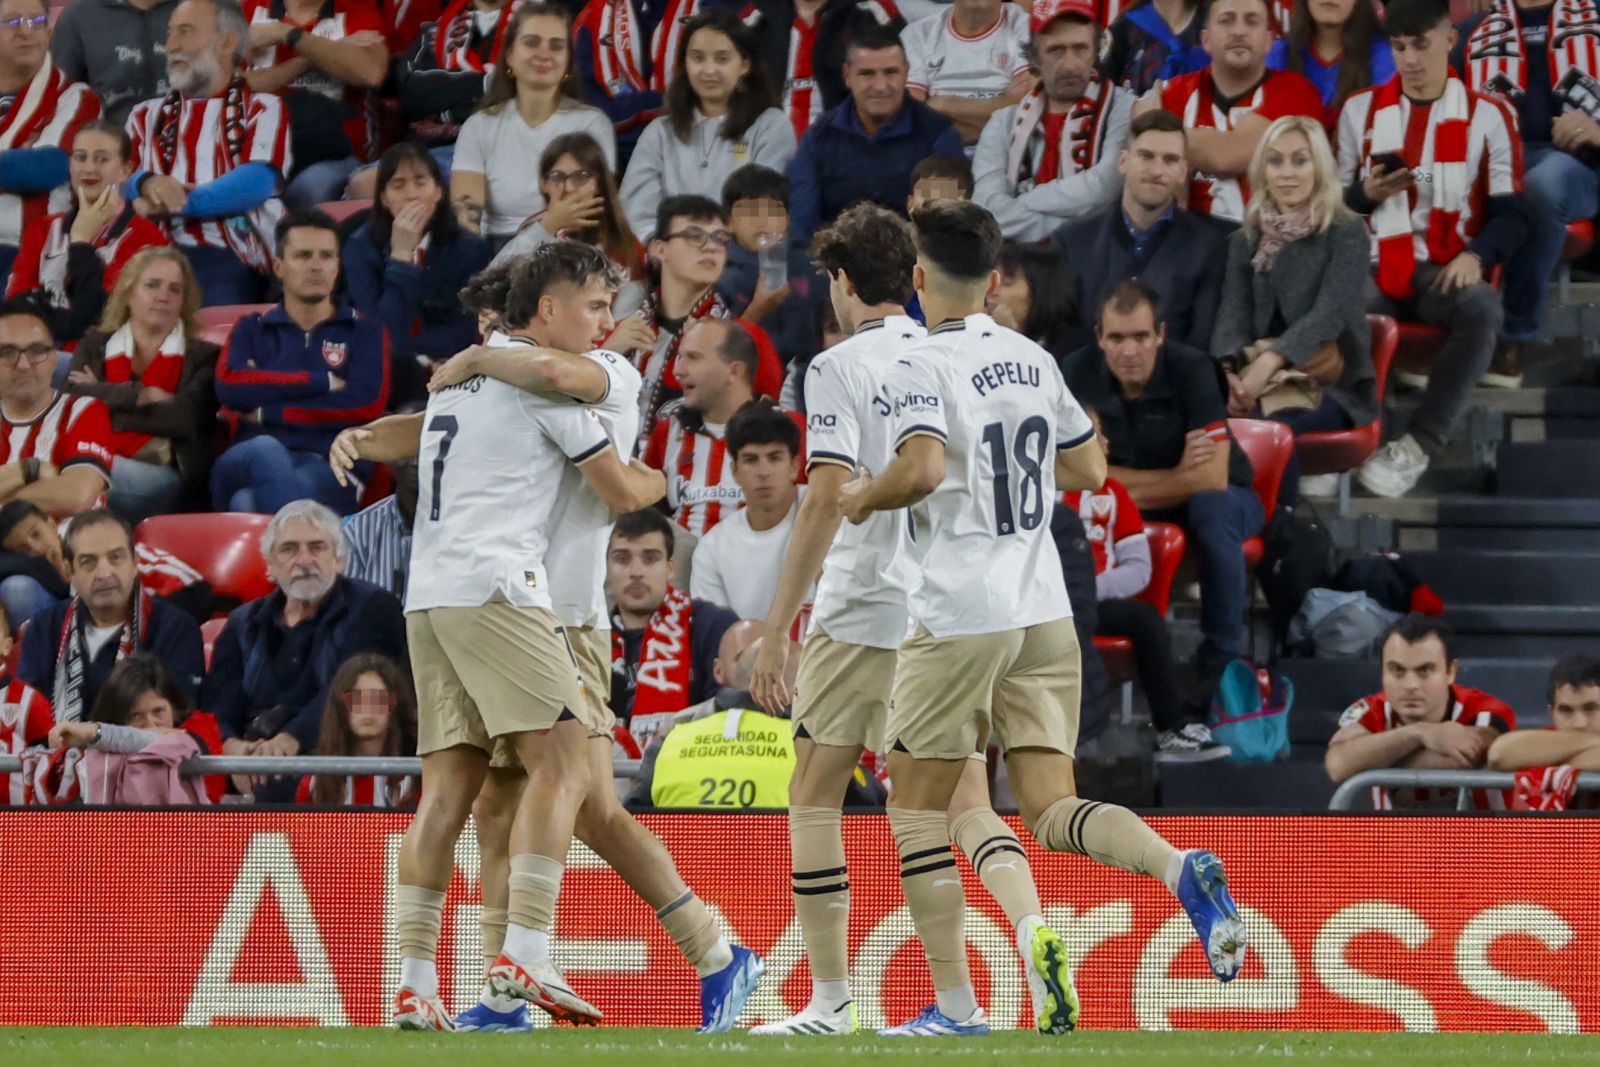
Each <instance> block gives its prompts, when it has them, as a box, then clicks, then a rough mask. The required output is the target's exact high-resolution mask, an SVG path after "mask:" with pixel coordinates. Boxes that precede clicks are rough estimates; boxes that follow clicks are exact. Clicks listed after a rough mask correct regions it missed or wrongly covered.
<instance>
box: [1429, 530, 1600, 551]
mask: <svg viewBox="0 0 1600 1067" xmlns="http://www.w3.org/2000/svg"><path fill="white" fill-rule="evenodd" d="M1597 546H1600V529H1596V528H1594V527H1555V528H1547V527H1542V526H1531V527H1518V526H1438V527H1432V526H1415V527H1408V528H1404V529H1402V530H1401V531H1400V551H1401V552H1431V551H1435V550H1437V549H1473V548H1476V549H1505V550H1507V551H1516V552H1583V551H1593V550H1594V549H1595V548H1596V547H1597Z"/></svg>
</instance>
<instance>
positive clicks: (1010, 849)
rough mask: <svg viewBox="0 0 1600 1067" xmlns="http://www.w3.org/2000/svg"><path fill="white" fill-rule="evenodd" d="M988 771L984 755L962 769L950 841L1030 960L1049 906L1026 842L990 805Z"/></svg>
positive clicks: (953, 804) (952, 814)
mask: <svg viewBox="0 0 1600 1067" xmlns="http://www.w3.org/2000/svg"><path fill="white" fill-rule="evenodd" d="M988 769H989V763H988V760H987V759H986V758H985V757H984V755H983V754H981V753H980V754H976V755H974V756H973V757H971V758H970V759H968V760H967V763H966V766H965V767H964V768H962V772H961V782H960V784H959V785H958V786H957V787H956V794H955V797H954V798H953V799H952V800H951V801H950V839H951V840H952V841H954V842H955V843H956V847H957V848H959V849H960V850H961V851H962V854H964V855H965V856H966V857H967V862H968V863H970V864H972V869H973V870H974V871H975V872H977V875H978V878H979V880H981V881H982V882H983V886H984V888H985V889H987V890H988V891H989V895H990V896H992V897H994V899H995V902H996V903H998V904H999V905H1000V908H1001V910H1003V911H1004V912H1005V913H1006V919H1007V920H1008V921H1009V922H1010V923H1011V928H1012V930H1013V931H1015V932H1016V935H1017V948H1018V951H1019V952H1021V953H1022V956H1023V958H1024V959H1027V957H1028V948H1027V946H1028V945H1029V944H1030V935H1031V932H1032V928H1033V926H1034V925H1043V924H1044V907H1043V905H1041V904H1040V903H1039V888H1038V886H1037V885H1035V884H1034V881H1033V868H1032V867H1031V866H1030V865H1029V864H1028V854H1027V852H1026V851H1025V850H1024V849H1023V847H1022V842H1021V841H1019V840H1017V835H1016V834H1015V833H1013V832H1012V830H1011V827H1010V826H1008V825H1006V821H1005V820H1004V819H1002V818H1000V816H998V815H996V814H995V812H994V808H993V807H991V806H990V799H989V776H988Z"/></svg>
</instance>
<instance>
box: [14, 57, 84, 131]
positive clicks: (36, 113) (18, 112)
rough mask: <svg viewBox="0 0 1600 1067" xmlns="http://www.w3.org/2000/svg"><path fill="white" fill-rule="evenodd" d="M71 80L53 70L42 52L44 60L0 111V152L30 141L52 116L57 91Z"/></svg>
mask: <svg viewBox="0 0 1600 1067" xmlns="http://www.w3.org/2000/svg"><path fill="white" fill-rule="evenodd" d="M71 84H72V79H70V78H68V77H67V76H66V75H65V74H63V73H61V72H60V71H59V70H57V69H56V68H55V66H54V65H53V64H52V63H51V62H50V57H49V56H48V55H46V56H45V57H44V64H43V65H42V66H40V68H39V70H38V71H37V72H36V73H35V74H34V76H33V77H32V78H31V79H29V81H28V84H27V85H26V86H25V87H23V89H22V91H21V92H19V93H18V94H17V96H16V99H14V100H12V101H11V106H10V107H8V108H6V109H5V114H4V115H0V152H6V151H10V150H11V149H13V148H26V147H28V146H29V145H31V144H32V143H33V142H34V139H35V138H37V137H38V136H39V132H40V131H41V130H43V129H44V128H45V127H46V126H48V125H49V124H50V120H51V119H52V118H54V117H55V113H56V104H57V102H59V101H60V99H61V93H62V92H63V91H64V90H65V89H66V88H67V87H68V86H69V85H71Z"/></svg>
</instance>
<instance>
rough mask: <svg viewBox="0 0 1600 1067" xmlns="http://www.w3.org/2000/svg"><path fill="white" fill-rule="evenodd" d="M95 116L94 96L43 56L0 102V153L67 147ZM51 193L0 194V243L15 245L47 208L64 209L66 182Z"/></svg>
mask: <svg viewBox="0 0 1600 1067" xmlns="http://www.w3.org/2000/svg"><path fill="white" fill-rule="evenodd" d="M99 117H100V100H99V98H98V97H96V96H95V95H94V93H92V92H90V91H89V87H88V86H87V85H84V84H83V83H81V82H75V81H70V80H69V79H68V78H67V76H66V75H65V74H63V73H61V71H59V70H57V69H56V68H55V67H53V66H51V64H50V60H49V59H48V58H46V59H45V61H44V66H43V67H41V68H40V70H39V72H38V73H37V74H35V75H34V76H33V78H32V79H31V80H29V82H28V84H26V85H24V86H23V87H22V88H21V89H19V90H17V92H16V93H15V94H14V95H12V97H11V99H10V100H9V101H7V102H5V103H4V104H3V105H0V152H6V151H10V150H11V149H13V148H59V149H61V150H62V151H65V152H71V151H72V139H73V138H74V137H76V136H77V133H78V128H79V127H80V126H82V125H83V124H84V123H86V122H89V121H91V120H93V119H96V118H99ZM54 194H55V196H56V202H55V203H54V204H52V202H51V201H52V193H30V194H28V195H26V196H19V195H17V194H15V193H0V244H6V245H16V244H18V243H19V242H20V241H21V240H22V231H23V230H25V229H27V228H28V225H29V224H30V223H32V222H33V221H34V220H35V219H42V218H44V217H45V216H46V215H48V214H49V213H50V211H51V209H52V207H53V208H54V210H56V211H64V210H66V208H67V205H68V202H69V199H70V193H69V191H68V190H67V188H66V186H61V187H60V188H59V189H57V190H55V191H54Z"/></svg>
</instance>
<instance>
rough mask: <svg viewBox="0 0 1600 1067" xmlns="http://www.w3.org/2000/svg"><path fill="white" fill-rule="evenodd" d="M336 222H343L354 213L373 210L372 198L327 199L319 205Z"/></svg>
mask: <svg viewBox="0 0 1600 1067" xmlns="http://www.w3.org/2000/svg"><path fill="white" fill-rule="evenodd" d="M317 210H318V211H321V212H323V213H325V214H326V215H327V216H328V217H329V218H331V219H332V220H333V221H334V222H339V223H342V222H344V221H345V220H346V219H348V218H349V217H350V216H352V215H357V214H360V213H361V212H363V211H371V210H372V201H371V200H325V201H323V202H322V203H320V204H318V205H317Z"/></svg>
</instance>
